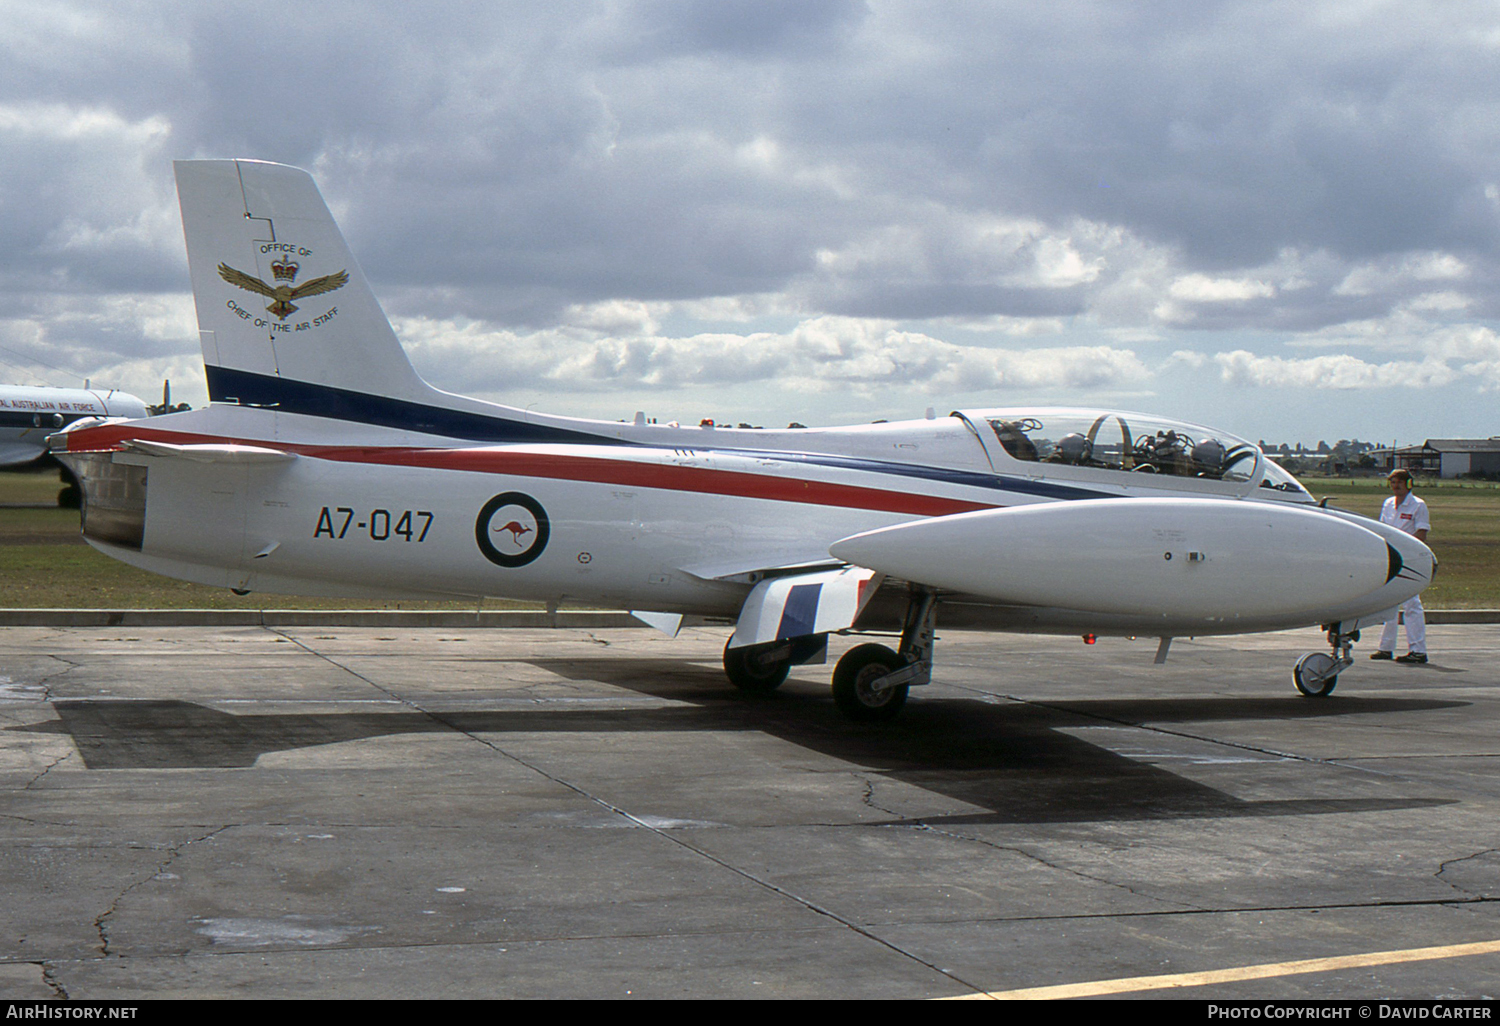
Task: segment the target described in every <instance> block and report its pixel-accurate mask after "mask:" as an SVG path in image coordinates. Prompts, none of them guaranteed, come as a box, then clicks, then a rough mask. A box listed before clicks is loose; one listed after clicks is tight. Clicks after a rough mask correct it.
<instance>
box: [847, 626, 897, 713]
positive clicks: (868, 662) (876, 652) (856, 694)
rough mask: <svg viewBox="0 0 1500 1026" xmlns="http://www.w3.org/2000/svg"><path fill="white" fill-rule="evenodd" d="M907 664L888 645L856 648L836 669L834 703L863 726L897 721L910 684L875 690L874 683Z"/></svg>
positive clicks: (870, 645) (848, 653) (848, 652)
mask: <svg viewBox="0 0 1500 1026" xmlns="http://www.w3.org/2000/svg"><path fill="white" fill-rule="evenodd" d="M905 665H906V663H905V661H904V660H903V659H902V658H901V657H900V656H899V655H897V654H896V653H895V652H893V651H892V650H891V649H889V648H887V647H885V646H884V645H876V644H869V645H856V646H855V647H854V648H851V649H850V650H849V651H847V652H845V653H844V655H843V658H841V659H840V660H839V661H838V665H837V666H835V667H834V669H833V701H834V703H835V704H836V705H838V707H839V711H840V712H842V713H843V714H844V715H845V716H847V717H849V718H850V719H851V720H857V721H859V722H862V723H876V722H884V721H886V720H890V719H893V718H894V717H895V715H896V714H897V713H899V712H900V711H901V707H902V706H903V705H905V704H906V692H907V688H906V685H905V684H902V685H901V686H899V687H894V688H887V689H886V690H884V691H871V690H870V683H871V682H872V681H876V680H879V679H880V678H881V677H884V676H885V675H886V674H888V673H891V672H893V671H895V670H899V669H901V667H902V666H905Z"/></svg>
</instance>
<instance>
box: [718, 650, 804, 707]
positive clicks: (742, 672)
mask: <svg viewBox="0 0 1500 1026" xmlns="http://www.w3.org/2000/svg"><path fill="white" fill-rule="evenodd" d="M778 646H779V647H784V648H786V649H787V657H786V658H785V659H776V660H771V661H767V660H766V659H765V658H764V653H765V652H766V650H767V649H769V648H773V647H778ZM791 672H792V660H791V649H790V647H788V646H786V645H785V643H784V642H775V643H773V644H772V645H751V646H749V647H747V648H730V647H729V646H728V645H725V646H724V673H725V674H726V675H727V676H728V677H729V683H731V684H733V685H734V686H735V687H737V688H739V689H740V690H741V691H743V692H745V693H746V694H747V695H769V694H770V693H771V692H773V691H775V690H776V689H777V688H779V687H781V685H782V684H783V683H784V682H785V681H786V678H787V674H789V673H791Z"/></svg>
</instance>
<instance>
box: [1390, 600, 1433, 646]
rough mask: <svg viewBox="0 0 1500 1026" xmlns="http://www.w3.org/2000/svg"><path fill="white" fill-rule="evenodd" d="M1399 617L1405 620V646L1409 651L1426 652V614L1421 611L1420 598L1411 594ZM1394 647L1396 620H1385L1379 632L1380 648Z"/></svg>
mask: <svg viewBox="0 0 1500 1026" xmlns="http://www.w3.org/2000/svg"><path fill="white" fill-rule="evenodd" d="M1399 619H1403V620H1405V621H1406V648H1407V651H1409V652H1420V653H1422V654H1423V655H1426V654H1427V615H1426V614H1425V613H1423V612H1422V600H1421V599H1420V598H1418V597H1415V596H1413V597H1412V599H1411V601H1409V602H1407V603H1406V605H1404V606H1402V607H1401V616H1400V618H1399ZM1395 649H1396V621H1395V620H1387V621H1386V622H1385V629H1384V630H1382V631H1381V632H1380V650H1381V651H1382V652H1393V651H1395Z"/></svg>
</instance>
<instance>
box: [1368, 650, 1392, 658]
mask: <svg viewBox="0 0 1500 1026" xmlns="http://www.w3.org/2000/svg"><path fill="white" fill-rule="evenodd" d="M1370 658H1371V659H1394V658H1396V657H1395V656H1394V655H1392V654H1391V653H1390V652H1387V651H1386V650H1385V649H1383V648H1377V649H1376V650H1375V651H1373V652H1371V653H1370Z"/></svg>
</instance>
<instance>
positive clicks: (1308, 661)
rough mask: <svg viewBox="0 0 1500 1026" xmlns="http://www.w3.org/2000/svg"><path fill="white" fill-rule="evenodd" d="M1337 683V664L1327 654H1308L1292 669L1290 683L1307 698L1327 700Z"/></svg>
mask: <svg viewBox="0 0 1500 1026" xmlns="http://www.w3.org/2000/svg"><path fill="white" fill-rule="evenodd" d="M1338 682H1339V675H1338V663H1337V662H1335V661H1334V658H1333V656H1331V655H1329V654H1328V653H1327V652H1309V653H1308V654H1307V655H1305V656H1303V657H1302V658H1301V659H1298V660H1297V665H1296V666H1294V667H1292V683H1293V684H1295V685H1297V690H1298V691H1300V692H1302V693H1303V694H1304V695H1306V696H1307V697H1308V698H1327V697H1328V696H1329V695H1331V694H1333V688H1334V685H1336V684H1337V683H1338Z"/></svg>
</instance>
